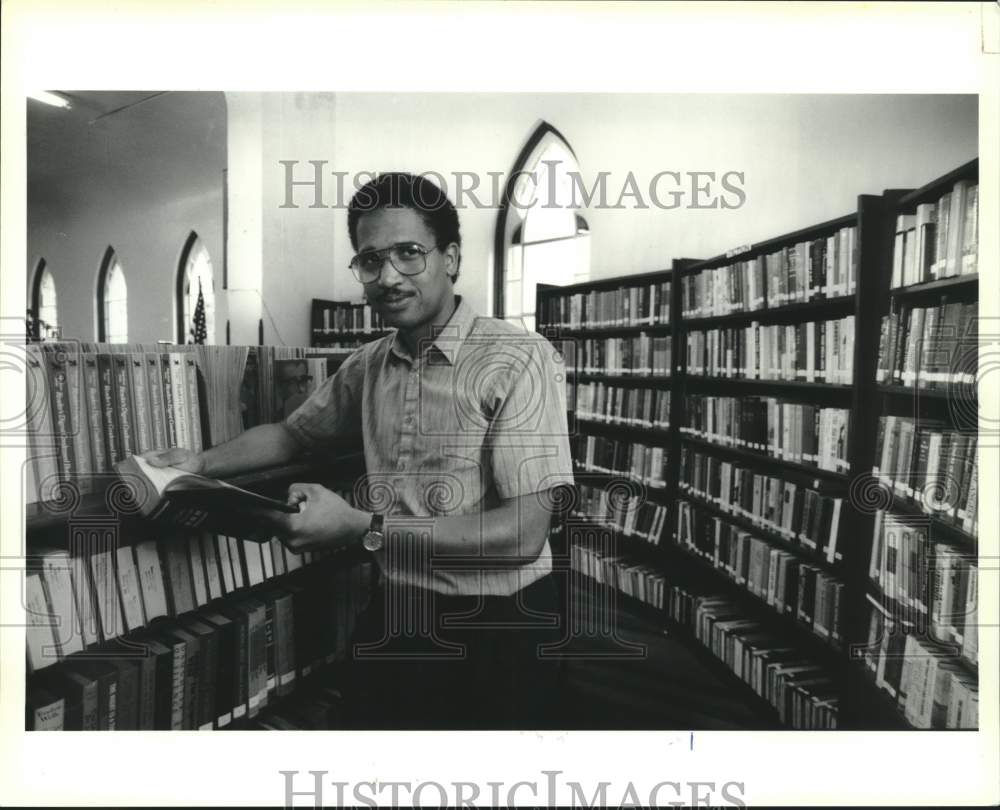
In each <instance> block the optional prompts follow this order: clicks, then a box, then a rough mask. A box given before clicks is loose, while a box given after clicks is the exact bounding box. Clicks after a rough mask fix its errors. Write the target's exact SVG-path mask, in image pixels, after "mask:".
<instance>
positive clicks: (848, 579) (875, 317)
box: [536, 168, 976, 729]
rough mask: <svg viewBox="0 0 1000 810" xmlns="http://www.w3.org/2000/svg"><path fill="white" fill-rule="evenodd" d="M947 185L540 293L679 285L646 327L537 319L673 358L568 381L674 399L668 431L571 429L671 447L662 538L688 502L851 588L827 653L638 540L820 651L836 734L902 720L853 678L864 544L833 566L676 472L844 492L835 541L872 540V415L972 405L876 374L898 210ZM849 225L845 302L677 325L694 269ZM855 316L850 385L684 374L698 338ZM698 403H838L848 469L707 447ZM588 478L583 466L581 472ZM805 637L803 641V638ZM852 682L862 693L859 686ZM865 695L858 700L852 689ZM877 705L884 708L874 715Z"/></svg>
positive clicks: (954, 289) (710, 570) (921, 290)
mask: <svg viewBox="0 0 1000 810" xmlns="http://www.w3.org/2000/svg"><path fill="white" fill-rule="evenodd" d="M964 172H965V173H964V174H963V173H962V172H959V173H957V174H956V173H952V174H951V175H949V178H957V177H961V176H968V169H967V168H966V169H965V170H964ZM942 182H943V183H947V182H953V179H948V178H945V179H943V180H942V181H939V185H938V186H934V184H931V185H929V186H928V187H925V188H924V189H921V190H918V191H917V192H906V191H899V190H890V191H886V192H884V193H883V194H881V195H861V196H859V197H858V204H857V209H856V211H854V212H852V213H850V214H847V215H845V216H843V217H839V218H837V219H834V220H830V221H828V222H824V223H821V224H819V225H816V226H814V227H810V228H804V229H801V230H798V231H795V232H792V233H789V234H785V235H783V236H780V237H776V238H773V239H769V240H766V241H763V242H760V243H756V244H753V245H750V246H746V247H745V248H743V249H741V250H739V251H734V252H730V253H729V254H724V255H720V256H717V257H714V258H712V259H709V260H705V261H692V260H683V261H678V262H675V264H674V265H673V267H672V268H671V269H670V270H664V271H660V272H659V273H643V274H640V275H635V276H624V277H618V278H611V279H601V280H600V281H598V282H591V283H584V284H576V285H572V286H569V287H560V288H552V287H544V286H542V287H540V288H539V292H538V299H539V300H538V303H537V305H536V311H537V312H539V313H540V314H543V313H545V312H546V311H547V310H546V309H545V306H544V302H545V301H547V300H548V298H549V297H551V296H563V295H571V294H574V293H587V292H590V291H591V290H614V289H620V288H623V287H625V288H627V287H629V286H630V285H633V284H634V285H648V284H650V283H657V282H659V281H663V280H667V279H669V280H671V284H672V299H673V300H672V306H671V318H670V323H669V325H668V324H659V325H649V324H637V325H628V324H623V325H616V326H600V327H595V328H590V329H588V328H578V327H573V328H567V327H565V326H560V325H548V324H546V323H545V322H544V320H543V318H544V314H543V315H542V317H540V320H539V327H538V331H539V332H541V333H542V334H544V335H546V336H547V337H549V338H550V339H553V340H560V339H571V340H572V339H576V340H580V339H586V338H595V337H616V336H625V335H629V334H638V333H641V332H645V333H646V334H653V333H654V332H656V333H659V334H669V335H670V337H671V346H672V353H673V357H672V360H671V373H670V374H669V375H665V374H661V375H657V376H656V378H655V379H654V380H650V379H649V378H648V377H630V376H629V375H617V374H615V375H612V374H602V373H600V372H599V371H594V372H588V373H579V372H577V373H573V374H568V375H567V378H568V382H569V383H570V384H571V385H573V384H577V383H586V382H603V383H605V384H608V385H620V386H623V387H625V386H628V387H652V386H654V385H655V386H656V387H657V388H660V389H661V390H663V389H667V390H670V391H671V405H670V408H671V415H670V427H669V428H666V429H657V430H649V429H645V428H640V427H635V426H631V425H619V424H615V423H613V422H608V423H602V422H592V421H587V420H584V419H577V420H576V422H575V424H576V429H577V430H578V431H579V432H582V433H589V432H594V433H600V434H601V435H605V436H610V437H617V438H618V439H619V440H620V441H626V442H629V441H634V442H638V443H642V444H646V445H651V444H653V443H655V444H658V445H661V446H664V447H665V448H667V451H668V462H667V465H666V469H667V476H666V485H665V486H664V487H662V488H648V487H647V488H646V489H645V491H644V494H645V497H647V499H648V500H649V501H650V502H653V503H660V504H662V505H664V506H666V507H667V508H668V509H669V516H668V520H667V522H666V525H665V528H664V531H665V532H670V533H673V532H674V531H675V528H676V512H677V502H678V501H679V500H684V501H687V502H689V503H691V504H692V507H693V508H696V509H698V510H700V511H702V512H703V513H705V514H707V515H709V516H712V517H715V518H719V519H721V520H723V521H725V522H727V523H729V524H730V525H732V526H734V527H736V528H738V529H741V530H743V531H746V532H748V533H749V534H750V535H751V536H753V537H758V538H761V539H764V540H766V541H767V543H768V544H769V546H771V547H772V548H777V549H781V550H783V551H787V552H789V553H791V554H794V555H795V556H796V557H797V558H799V559H801V560H802V561H803V562H804V563H808V564H810V565H815V566H816V567H817V568H818V569H820V570H824V571H826V572H828V573H832V574H834V575H835V576H836V577H837V578H838V579H839V580H840V581H841V582H842V583H843V588H844V590H843V594H842V595H843V605H842V622H841V634H842V638H843V643H841V644H839V645H838V644H832V643H830V642H829V640H828V639H824V638H821V637H820V636H819V635H817V634H816V633H814V632H813V631H812V630H811V629H810V628H808V627H805V626H803V625H802V624H801V623H799V622H798V621H797V620H794V619H791V620H790V621H786V620H788V619H789V617H787V616H784V615H780V614H777V613H776V612H775V611H774V609H773V608H772V607H771V606H770V605H768V604H767V602H766V600H762V599H760V598H759V597H757V596H755V595H754V594H751V593H750V592H749V591H747V589H746V588H745V586H741V585H737V584H736V583H735V582H734V581H732V580H730V579H729V578H728V577H727V576H726V575H725V574H724V573H723V572H721V571H719V570H717V569H715V566H714V565H713V563H712V562H711V561H709V560H705V559H702V558H701V557H700V556H699V555H697V554H694V553H692V552H690V551H689V550H687V549H686V548H684V547H680V546H676V545H675V544H674V543H673V542H671V541H669V540H668V539H667V538H661V541H660V543H659V544H649V543H646V542H645V541H644V540H642V539H637V540H636V541H635V543H634V544H635V545H645V546H646V547H647V548H646V549H645V552H646V558H648V557H650V556H652V558H654V559H656V558H659V559H660V560H661V564H662V565H663V566H665V570H666V569H671V570H675V571H679V572H683V571H691V572H695V571H697V572H698V573H697V574H694V573H692V574H691V575H692V576H697V577H699V578H700V580H701V581H703V582H705V581H707V582H710V583H715V584H716V587H718V589H719V591H720V592H722V593H725V594H727V595H729V596H732V597H733V598H741V599H743V600H744V601H746V602H747V603H748V604H749V605H751V606H752V607H751V608H748V610H756V611H758V612H759V614H755V615H767V614H768V613H770V614H773V615H772V616H771V617H770V618H771V619H773V620H775V621H777V623H778V624H779V625H782V626H783V627H784V632H787V633H788V634H789V636H790V637H794V638H796V639H797V640H798V641H800V642H802V644H803V649H804V650H806V649H807V650H808V651H809V652H810V653H811V654H814V655H815V656H816V658H817V660H820V659H821V660H823V661H824V662H826V663H827V664H828V666H829V671H830V675H831V677H833V678H834V680H836V681H837V682H839V683H842V684H844V688H843V694H842V695H841V699H840V716H839V725H840V727H842V728H865V729H870V728H885V729H898V728H901V727H905V725H906V724H905V723H901V722H900V719H901V718H900V717H899V715H898V713H896V712H895V711H893V712H890V713H886V712H885V711H883V709H884V708H885V706H886V705H887V702H886V701H885V700H883V699H882V696H881V695H876V694H872V685H871V681H870V679H869V680H868V681H866V682H865V683H863V684H859V683H855V681H854V677H855V674H856V673H857V667H856V666H855V665H854V664H853V663H852V661H853V660H854V656H855V652H856V649H857V648H859V646H860V647H863V646H864V645H865V644H866V642H867V629H868V628H867V616H866V615H864V614H865V613H866V611H865V610H862V609H858V606H859V605H864V604H865V603H866V594H867V593H869V587H868V564H869V560H868V559H867V545H868V544H867V543H864V542H863V543H860V544H859V543H856V542H849V543H848V542H844V543H839V544H838V549H837V552H838V558H837V559H836V561H835V562H833V563H830V562H829V561H828V560H827V559H826V558H825V554H824V553H823V552H822V550H818V551H812V550H811V549H809V548H807V547H804V546H801V545H799V544H798V543H797V541H796V540H790V539H788V538H787V537H786V536H784V535H782V534H781V533H780V532H772V531H769V530H768V529H766V528H763V527H761V526H759V525H756V524H755V522H754V521H752V520H750V519H748V518H747V517H745V516H743V515H736V514H733V513H730V512H727V511H725V510H723V509H721V508H719V507H718V506H716V505H715V504H713V503H710V502H708V501H707V500H705V499H704V498H701V497H699V496H698V495H696V494H695V493H693V492H688V491H683V490H681V489H679V486H678V484H679V474H678V473H679V463H680V449H681V447H682V446H684V447H688V448H690V449H692V450H697V451H698V452H700V453H703V454H705V455H708V456H712V457H715V458H719V459H723V460H728V461H732V462H736V463H739V464H740V465H741V466H744V467H749V468H751V469H753V470H754V471H755V472H760V473H763V474H766V475H769V476H772V477H777V478H780V479H784V480H786V481H790V482H793V483H796V484H798V485H800V486H806V487H809V488H814V489H815V490H816V491H817V492H819V493H821V494H822V493H827V494H828V495H829V494H832V493H836V496H837V497H841V498H844V500H843V511H842V513H841V534H840V539H841V540H844V539H845V538H846V539H850V538H854V537H865V538H870V537H871V525H872V523H871V520H872V515H871V513H870V512H866V511H864V509H863V508H861V507H860V505H859V506H855V505H853V504H852V497H851V496H850V493H851V492H852V488H853V487H855V486H857V485H858V484H859V483H860V481H861V480H862V479H863V477H864V476H865V475H868V474H870V472H871V469H872V462H873V452H874V451H873V448H874V444H875V433H876V430H877V415H878V414H879V413H881V412H883V409H884V408H885V407H887V405H886V403H888V402H893V403H895V405H894V406H893V407H896V408H899V407H904V406H905V405H906V404H908V403H909V401H910V400H911V399H916V400H917V401H918V402H921V403H924V402H926V403H928V404H927V408H929V409H933V410H934V411H935V412H938V411H941V410H943V409H944V408H946V407H948V406H949V404H954V401H955V396H956V392H957V393H958V395H959V396H960V397H962V398H963V399H967V398H968V399H970V401H974V400H971V394H972V391H971V386H966V387H961V386H959V387H952V388H951V390H948V389H944V390H940V389H903V388H900V387H890V386H885V385H881V386H880V385H876V384H875V371H876V365H877V363H878V352H877V347H878V343H879V329H880V320H881V316H882V314H883V311H884V308H885V306H886V302H887V301H888V300H890V292H889V290H888V275H887V273H886V269H887V268H891V266H892V251H893V243H894V233H895V220H896V215H897V213H898V211H899V210H900V207H901V206H903V207H905V206H910V207H913V206H915V205H916V204H917V202H918V201H921V200H925V199H930V198H932V197H933V196H934V194H935V193H936V190H937V189H938V188H940V183H942ZM844 228H853V229H855V236H854V249H855V251H856V254H855V255H856V259H855V261H856V272H855V275H854V280H855V287H854V289H853V290H852V292H851V293H850V294H848V295H833V296H831V297H821V298H815V299H813V300H808V301H799V302H795V303H791V302H785V303H783V304H781V305H778V306H768V307H765V308H762V309H756V310H751V311H735V312H728V313H725V314H715V315H709V316H703V317H702V316H699V317H682V314H681V313H682V307H681V300H680V299H681V295H680V292H681V282H682V281H683V279H685V278H686V277H688V276H689V275H691V274H695V273H699V272H701V271H705V270H715V269H718V268H723V267H728V266H732V265H733V264H734V263H735V262H740V261H745V260H752V259H755V258H756V257H761V256H764V255H767V254H770V253H774V252H776V251H780V250H782V249H785V248H792V247H794V246H795V245H798V244H799V243H801V242H813V241H815V240H820V239H828V238H830V237H831V236H834V235H835V234H838V233H839V232H840V231H841V230H842V229H844ZM975 289H976V283H975V281H974V279H973V278H972V277H957V278H948V279H939V280H935V281H933V282H926V283H923V284H920V285H914V286H912V287H910V288H905V289H900V290H895V291H892V296H894V298H895V299H897V300H907V301H917V302H919V301H922V300H931V299H933V298H934V297H935V296H938V295H940V294H942V293H943V292H946V293H947V294H948V295H950V296H952V295H953V296H959V297H962V298H963V299H964V300H974V297H975ZM847 316H853V319H854V321H853V322H854V329H855V334H854V345H853V355H852V357H851V367H850V368H851V380H850V382H849V383H847V382H845V383H830V382H807V381H805V380H801V379H747V378H741V377H719V376H708V375H696V374H692V373H688V372H687V369H686V368H685V367H684V358H685V356H686V345H687V336H688V335H689V334H690V333H691V332H695V331H701V330H715V329H727V328H743V327H747V326H750V325H751V324H754V323H756V324H760V325H761V326H765V325H796V324H799V323H804V322H807V321H811V320H815V321H826V320H833V319H842V318H844V317H847ZM687 394H699V395H702V396H725V397H741V396H764V397H773V398H776V399H778V400H779V401H781V402H789V403H800V404H808V405H815V406H817V407H834V408H841V409H844V410H847V411H849V413H850V422H849V431H848V442H847V448H846V458H845V461H846V462H847V464H848V465H849V472H841V471H836V470H826V469H822V468H819V467H815V466H812V465H810V464H804V463H800V462H797V461H791V460H789V459H787V458H780V457H773V456H769V455H765V454H763V453H761V452H756V451H753V450H750V449H748V448H746V447H740V446H736V445H735V444H722V443H716V442H712V441H708V440H706V439H705V438H700V437H698V436H696V435H691V434H690V433H688V432H687V431H685V430H682V428H684V426H686V425H687V421H686V420H685V409H686V407H687V402H686V399H685V397H686V395H687ZM577 469H578V470H579V469H580V468H579V467H578V468H577ZM583 474H584V475H586V477H587V480H588V483H591V484H592V485H596V483H595V482H598V481H600V480H604V481H607V482H612V481H615V480H623V479H624V480H627V479H628V476H622V475H616V474H602V473H597V472H594V471H584V472H583ZM894 504H895V508H899V509H900V511H901V512H902V513H904V514H911V515H914V516H916V515H915V513H916V512H918V511H920V515H919V516H920V517H922V518H925V519H927V520H928V521H929V522H930V523H931V524H932V525H933V531H934V537H935V539H939V538H947V539H948V540H949V541H950V542H953V543H955V544H956V545H958V544H960V543H962V544H964V547H965V548H969V547H970V543H969V542H968V541H970V540H972V541H973V542H974V538H970V537H968V536H967V535H966V536H965V537H962V536H960V535H961V534H962V533H961V531H960V530H959V532H958V533H957V534H956V531H955V527H954V526H950V525H948V524H947V522H946V521H943V520H941V519H939V518H934V517H931V516H927V515H924V514H923V513H922V511H921V510H919V507H918V506H916V505H906V506H901V505H900V504H898V503H895V501H894ZM803 636H805V637H804V638H803ZM856 687H857V688H856ZM857 689H860V690H861V691H860V692H859V691H857ZM873 708H874V709H876V710H877V713H875V714H872V710H873Z"/></svg>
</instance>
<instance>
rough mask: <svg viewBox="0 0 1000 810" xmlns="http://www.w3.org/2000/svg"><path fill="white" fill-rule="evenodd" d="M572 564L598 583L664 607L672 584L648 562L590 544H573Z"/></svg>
mask: <svg viewBox="0 0 1000 810" xmlns="http://www.w3.org/2000/svg"><path fill="white" fill-rule="evenodd" d="M570 565H571V567H572V568H573V570H574V571H576V572H578V573H579V574H582V575H583V576H585V577H589V578H590V579H592V580H594V581H595V582H596V583H597V584H598V585H608V586H610V587H612V588H614V589H615V590H616V591H619V592H620V593H623V594H625V595H626V596H631V597H632V598H634V599H638V600H640V601H642V602H645V603H646V604H648V605H652V606H653V607H654V608H657V609H659V610H663V606H664V597H665V594H666V593H667V591H668V590H669V588H670V586H669V585H668V584H667V582H666V578H665V577H664V576H663V573H662V572H661V571H657V570H656V569H655V568H654V567H653V566H651V565H649V564H647V563H643V562H639V561H637V560H633V559H631V558H629V557H627V556H624V555H621V554H614V553H611V552H609V551H607V550H602V549H600V548H594V546H592V545H590V544H581V543H573V544H572V545H571V546H570Z"/></svg>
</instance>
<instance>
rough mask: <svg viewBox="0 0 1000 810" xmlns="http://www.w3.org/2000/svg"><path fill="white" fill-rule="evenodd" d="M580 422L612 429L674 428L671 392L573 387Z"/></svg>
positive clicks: (592, 385) (590, 384)
mask: <svg viewBox="0 0 1000 810" xmlns="http://www.w3.org/2000/svg"><path fill="white" fill-rule="evenodd" d="M570 387H572V388H575V391H574V392H573V402H574V403H575V408H574V409H575V411H576V415H577V417H578V418H580V419H591V420H594V421H597V422H607V423H608V424H612V425H630V426H632V427H644V428H659V429H661V430H666V429H667V428H669V427H670V391H664V390H660V389H652V388H635V387H624V386H620V385H611V384H608V383H603V382H587V383H576V385H573V384H572V383H571V384H570Z"/></svg>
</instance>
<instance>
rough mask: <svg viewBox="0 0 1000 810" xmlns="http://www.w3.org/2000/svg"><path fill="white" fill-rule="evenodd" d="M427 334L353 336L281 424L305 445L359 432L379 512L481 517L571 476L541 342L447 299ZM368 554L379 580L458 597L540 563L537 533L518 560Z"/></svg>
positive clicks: (555, 366) (558, 402) (495, 588)
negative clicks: (446, 315) (418, 561)
mask: <svg viewBox="0 0 1000 810" xmlns="http://www.w3.org/2000/svg"><path fill="white" fill-rule="evenodd" d="M428 344H429V345H424V346H421V347H420V349H421V350H420V351H418V353H417V356H416V357H413V356H411V355H410V353H409V351H408V350H407V348H406V346H405V344H403V342H402V341H401V340H400V339H399V335H398V333H396V332H393V333H390V334H389V335H387V336H385V337H383V338H381V339H379V340H375V341H372V342H371V343H368V344H366V345H364V346H362V347H361V348H360V349H359V350H358V351H356V352H355V353H354V354H352V355H351V356H350V357H349V358H348V359H347V360H345V361H344V363H343V365H342V366H341V367H340V368H339V369H338V370H337V372H336V374H334V375H333V376H332V377H330V378H329V379H327V380H326V381H325V382H324V383H323V384H322V385H321V386H320V387H319V388H318V389H317V390H316V392H315V393H313V394H312V396H310V397H309V399H308V400H306V402H304V403H303V404H302V405H301V406H300V407H299V408H298V409H297V410H296V411H295V412H293V413H292V414H290V415H289V416H288V418H287V419H286V420H285V425H286V426H287V428H288V429H289V430H290V431H291V433H292V434H293V435H294V436H295V438H296V439H297V440H298V442H299V443H300V444H302V445H303V446H304V447H311V448H319V447H321V446H322V444H323V443H324V442H325V441H327V440H329V439H333V438H340V437H344V436H357V435H358V432H359V431H360V434H361V437H362V439H363V443H364V456H365V464H366V467H367V479H366V480H367V490H368V493H367V495H368V500H369V505H370V506H371V508H372V509H373V510H374V511H379V512H383V513H385V514H387V515H411V516H415V517H426V518H433V517H437V516H448V515H463V514H469V513H482V514H483V515H484V520H486V519H488V515H487V514H486V513H487V512H488V510H489V509H491V508H494V507H496V506H498V505H499V504H500V502H501V501H502V500H506V499H509V498H516V497H519V496H522V495H527V494H531V493H545V492H546V491H548V490H550V489H551V488H552V487H555V486H558V485H563V484H570V485H571V484H572V483H573V468H572V462H571V460H570V451H569V436H568V430H567V420H566V389H565V385H566V383H565V374H564V366H563V365H562V361H561V358H560V356H559V355H558V353H557V351H556V349H555V348H554V347H553V346H552V344H551V343H549V342H548V341H547V340H546V339H545V338H544V337H542V336H541V335H539V334H536V333H534V332H526V331H524V330H523V329H522V328H520V327H517V326H515V325H513V324H510V323H508V322H506V321H501V320H497V319H495V318H485V317H480V316H477V315H476V314H475V313H474V312H473V311H472V310H471V308H470V307H469V306H468V305H467V304H466V303H465V302H464V301H463V300H462V299H461V297H458V305H457V307H456V309H455V311H454V313H453V314H452V317H451V318H450V319H449V321H448V323H447V324H446V325H445V326H444V328H443V329H442V330H441V332H440V334H438V336H437V337H436V338H435V339H434V340H433V341H429V342H428ZM540 497H542V498H544V495H543V494H542V495H540ZM415 523H417V524H419V521H415ZM400 542H405V539H403V540H401V541H400ZM394 553H395V551H394ZM477 553H485V554H489V553H490V552H489V551H488V550H485V551H484V550H480V551H477ZM376 559H377V560H378V562H379V564H380V565H381V567H382V569H383V571H384V572H385V574H386V576H387V577H389V578H391V579H392V578H396V579H401V580H403V581H404V582H406V583H407V584H412V585H417V586H420V587H424V588H430V589H432V590H435V591H438V592H440V593H445V594H460V595H474V594H482V595H509V594H512V593H515V592H516V591H518V590H520V589H521V588H524V587H525V586H527V585H529V584H531V583H532V582H534V581H535V580H537V579H539V578H541V577H542V576H544V575H545V574H546V573H548V572H549V571H551V569H552V555H551V550H550V548H549V544H548V542H547V541H546V543H545V545H544V547H543V549H542V552H541V554H540V555H539V557H538V558H537V559H536V560H534V561H533V562H531V563H529V564H527V565H523V566H520V567H505V568H490V567H480V566H475V565H470V566H469V568H468V569H467V570H456V569H455V568H454V567H453V566H449V567H443V566H440V565H432V566H431V570H430V571H429V572H426V571H425V572H424V573H423V574H420V573H417V571H416V570H414V569H411V568H407V567H405V566H403V567H397V566H395V565H389V566H387V565H386V558H385V552H384V551H383V552H378V553H376Z"/></svg>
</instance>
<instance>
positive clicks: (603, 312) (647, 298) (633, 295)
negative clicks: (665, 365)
mask: <svg viewBox="0 0 1000 810" xmlns="http://www.w3.org/2000/svg"><path fill="white" fill-rule="evenodd" d="M538 315H539V318H540V319H541V320H542V322H543V323H544V324H545V325H546V326H562V327H564V328H567V329H598V328H602V327H613V326H652V325H654V324H666V323H670V281H653V282H649V283H643V284H635V285H630V286H624V285H623V286H621V287H618V288H617V289H614V290H590V291H588V292H577V293H567V294H563V295H550V296H547V297H546V299H545V301H544V303H543V305H542V311H541V312H539V313H538Z"/></svg>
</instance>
